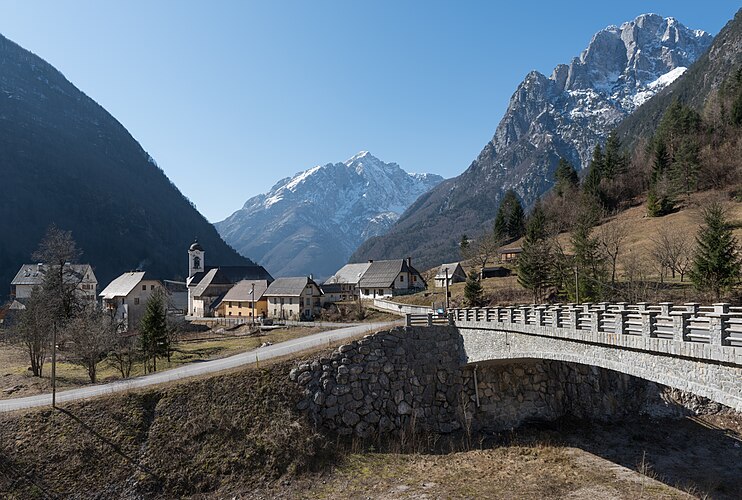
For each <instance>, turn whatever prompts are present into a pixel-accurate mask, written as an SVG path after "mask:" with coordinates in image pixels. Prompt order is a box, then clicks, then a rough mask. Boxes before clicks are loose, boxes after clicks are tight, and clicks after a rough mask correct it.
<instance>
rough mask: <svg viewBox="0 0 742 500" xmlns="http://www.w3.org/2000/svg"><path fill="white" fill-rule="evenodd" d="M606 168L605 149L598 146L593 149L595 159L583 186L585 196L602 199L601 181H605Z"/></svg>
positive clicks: (591, 163)
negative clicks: (604, 172) (604, 171)
mask: <svg viewBox="0 0 742 500" xmlns="http://www.w3.org/2000/svg"><path fill="white" fill-rule="evenodd" d="M604 168H605V157H604V156H603V149H602V148H601V147H600V144H598V145H596V146H595V149H593V159H592V161H591V162H590V166H589V167H588V171H587V175H586V176H585V180H584V182H583V184H582V188H583V190H584V192H585V194H588V195H590V196H593V197H596V198H598V199H600V181H601V180H602V179H603V170H604Z"/></svg>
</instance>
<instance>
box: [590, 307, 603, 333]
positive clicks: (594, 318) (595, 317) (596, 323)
mask: <svg viewBox="0 0 742 500" xmlns="http://www.w3.org/2000/svg"><path fill="white" fill-rule="evenodd" d="M602 321H603V310H602V309H595V310H593V311H592V312H591V313H590V330H591V331H592V333H595V334H597V333H600V331H601V326H602V325H601V324H600V323H601V322H602Z"/></svg>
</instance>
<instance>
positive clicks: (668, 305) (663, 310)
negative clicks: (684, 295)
mask: <svg viewBox="0 0 742 500" xmlns="http://www.w3.org/2000/svg"><path fill="white" fill-rule="evenodd" d="M671 310H672V302H660V315H662V316H669V315H670V311H671Z"/></svg>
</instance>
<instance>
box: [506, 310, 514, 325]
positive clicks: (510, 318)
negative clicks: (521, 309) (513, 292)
mask: <svg viewBox="0 0 742 500" xmlns="http://www.w3.org/2000/svg"><path fill="white" fill-rule="evenodd" d="M505 320H506V322H507V323H514V322H515V306H507V307H506V308H505Z"/></svg>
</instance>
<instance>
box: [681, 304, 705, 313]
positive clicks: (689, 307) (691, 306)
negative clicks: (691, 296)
mask: <svg viewBox="0 0 742 500" xmlns="http://www.w3.org/2000/svg"><path fill="white" fill-rule="evenodd" d="M683 305H684V306H685V308H686V309H687V310H688V312H689V313H691V314H692V315H693V316H697V315H698V309H699V308H700V307H701V305H700V304H699V303H698V302H686V303H685V304H683Z"/></svg>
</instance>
